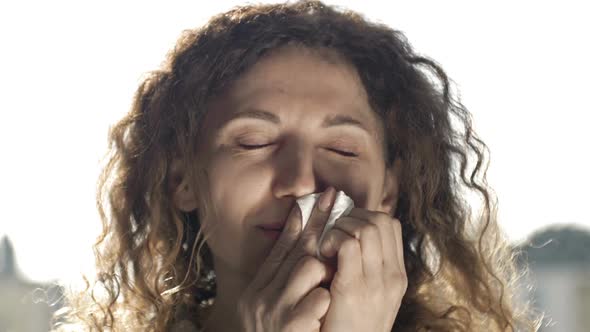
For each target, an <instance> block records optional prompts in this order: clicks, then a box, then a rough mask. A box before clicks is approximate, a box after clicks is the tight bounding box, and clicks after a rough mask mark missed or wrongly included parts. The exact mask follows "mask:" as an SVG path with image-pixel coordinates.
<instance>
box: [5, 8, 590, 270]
mask: <svg viewBox="0 0 590 332" xmlns="http://www.w3.org/2000/svg"><path fill="white" fill-rule="evenodd" d="M239 3H240V2H237V1H219V0H218V1H215V2H213V4H209V2H208V1H207V2H205V1H200V2H199V1H190V2H189V1H187V2H181V1H166V2H164V1H161V2H158V3H155V2H147V1H125V2H122V1H117V2H115V1H100V2H98V1H96V2H94V3H92V4H90V3H84V4H83V3H82V2H80V1H76V2H75V1H71V2H63V1H34V2H33V1H19V2H10V3H9V2H3V3H2V4H0V42H1V44H0V45H1V47H2V48H1V50H0V144H1V146H0V148H1V153H2V162H1V163H0V181H1V182H0V235H1V234H7V235H8V236H9V237H10V239H11V241H12V242H13V244H14V247H15V251H16V255H17V262H18V265H19V269H20V270H21V271H22V273H23V274H24V275H25V276H26V277H28V278H30V279H32V280H37V281H46V280H49V279H56V278H60V279H68V278H71V277H75V276H76V274H77V273H78V271H79V270H80V269H81V268H82V267H84V268H90V267H91V266H92V264H93V258H92V252H91V250H90V245H91V243H92V242H93V241H94V238H95V236H96V234H97V232H98V231H99V222H98V216H97V212H96V208H95V201H94V194H95V185H96V180H97V176H98V171H99V163H98V162H99V159H100V158H101V156H102V155H103V153H104V152H105V151H106V137H107V131H108V128H109V125H111V124H113V123H114V122H116V121H117V119H118V118H120V117H121V116H122V115H123V114H124V113H125V112H127V111H128V109H129V106H130V103H131V99H132V97H133V93H134V91H135V89H136V88H137V86H138V84H139V83H140V81H141V77H142V74H144V73H146V72H148V71H150V70H155V69H157V68H158V66H159V64H160V63H161V61H163V60H164V56H165V54H166V52H167V51H168V50H169V49H170V48H172V47H173V45H174V43H175V41H176V38H177V37H178V36H179V34H180V32H181V31H182V30H183V29H189V28H194V27H197V26H200V25H201V24H203V23H205V21H206V20H207V19H208V18H209V17H210V16H211V15H213V14H216V13H218V12H221V11H224V10H227V9H229V8H231V7H233V6H234V5H236V4H239ZM327 3H336V4H340V5H344V6H346V7H348V8H350V9H353V10H356V11H359V12H361V13H364V14H365V15H366V16H367V17H368V18H369V19H372V20H378V21H381V22H383V23H386V24H388V25H389V26H391V27H393V28H395V29H397V30H402V31H403V32H405V34H406V36H407V37H408V39H409V40H410V42H411V43H412V45H413V46H414V48H415V49H416V50H417V51H418V52H419V53H421V54H423V55H427V56H429V57H431V58H433V59H434V60H435V61H437V62H438V63H440V64H441V65H442V67H443V68H444V69H445V71H446V72H447V74H448V75H449V76H450V78H451V79H453V80H454V81H455V82H456V83H457V87H458V89H459V91H460V93H461V97H462V101H463V103H464V104H465V105H466V106H467V108H468V109H469V110H470V111H471V112H472V114H473V117H474V122H475V128H476V130H477V131H478V133H479V135H480V137H482V138H483V140H484V141H485V142H486V144H488V146H489V147H490V149H491V165H490V170H489V172H488V177H489V182H490V183H491V185H492V186H493V187H494V188H495V191H496V193H497V195H498V197H499V201H500V207H499V216H500V221H501V224H502V226H503V227H504V228H505V230H506V232H507V233H508V235H509V236H510V238H511V239H512V240H514V241H519V240H522V239H524V238H525V237H526V236H527V235H528V234H530V232H532V231H534V230H536V229H539V228H541V227H543V226H546V225H548V224H553V223H576V224H581V225H584V226H585V227H590V218H589V217H588V215H587V213H586V211H587V204H588V198H589V197H590V195H588V193H587V190H588V187H589V185H590V176H589V175H588V173H587V170H589V169H590V167H589V166H590V162H589V160H590V159H589V158H588V150H590V149H588V145H589V143H590V135H589V134H588V132H589V130H588V121H587V120H588V115H587V114H588V112H589V111H590V107H589V105H590V102H589V101H588V97H587V96H588V90H589V89H588V88H589V85H588V77H589V76H590V75H589V74H590V69H589V68H590V67H589V65H588V60H589V59H590V51H589V47H588V40H589V39H590V38H589V36H588V31H590V23H589V22H590V21H589V20H588V19H587V17H588V10H587V9H586V7H585V5H583V2H582V1H579V2H574V1H549V2H541V1H519V2H516V1H494V2H488V3H487V4H482V3H481V2H478V4H476V3H475V2H474V1H444V2H442V1H412V2H401V1H400V2H399V3H395V2H385V1H368V0H364V1H327ZM386 3H387V4H388V5H386ZM390 3H391V4H390Z"/></svg>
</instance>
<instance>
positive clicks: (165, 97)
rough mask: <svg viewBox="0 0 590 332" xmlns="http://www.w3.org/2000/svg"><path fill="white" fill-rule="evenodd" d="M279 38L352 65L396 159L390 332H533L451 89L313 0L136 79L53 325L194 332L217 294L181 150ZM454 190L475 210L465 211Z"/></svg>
mask: <svg viewBox="0 0 590 332" xmlns="http://www.w3.org/2000/svg"><path fill="white" fill-rule="evenodd" d="M288 44H296V45H299V46H302V47H305V48H309V49H320V48H327V49H330V50H333V51H335V52H337V53H338V54H340V55H341V56H342V57H343V58H344V59H345V60H346V61H348V62H349V63H350V64H351V65H353V66H354V67H355V68H356V70H357V71H358V73H359V76H360V78H361V81H362V83H363V86H364V88H365V89H366V91H367V95H368V97H369V103H370V106H371V108H372V111H374V112H375V113H376V114H378V115H379V118H380V119H381V121H382V123H383V126H384V128H385V139H386V142H383V143H384V144H383V145H384V151H383V153H384V156H385V158H384V160H385V161H386V163H387V166H390V165H392V163H393V161H394V160H396V158H401V159H402V160H403V166H402V167H403V169H402V174H403V176H402V177H401V183H400V196H399V201H398V205H397V209H396V211H395V215H394V217H395V218H397V219H399V220H400V221H401V224H402V231H403V242H404V243H403V247H404V260H405V266H406V272H407V277H408V288H407V291H406V294H405V296H404V297H403V300H402V304H401V307H400V309H399V312H398V315H397V318H396V320H395V325H394V326H393V330H395V331H417V330H418V331H474V330H477V331H480V330H485V331H536V330H537V329H538V326H539V324H540V320H541V318H538V317H536V316H535V312H534V311H533V309H532V308H530V307H529V303H528V302H526V301H522V300H521V299H519V298H518V297H517V294H518V288H517V287H518V286H519V283H518V281H519V280H520V279H521V278H522V277H523V275H524V271H523V270H521V269H519V268H518V266H517V265H516V260H515V257H516V255H517V253H515V252H514V250H513V249H512V247H511V246H510V245H509V242H508V240H507V237H506V235H505V234H504V233H503V231H502V230H501V229H500V227H499V225H498V223H497V218H496V215H497V213H496V210H497V209H496V206H497V199H496V198H495V197H494V193H493V190H492V189H491V188H490V186H489V185H488V183H487V180H486V172H487V167H488V165H489V160H488V161H487V162H486V156H487V155H489V149H488V147H487V146H486V145H485V143H484V142H483V141H482V140H481V139H479V138H478V137H477V135H476V134H475V132H474V130H473V129H472V121H471V115H470V113H469V112H468V110H467V109H466V108H465V107H464V106H463V105H462V104H461V102H460V101H459V100H458V98H457V97H455V96H454V95H453V93H452V92H451V89H450V87H451V85H450V79H449V78H448V77H447V75H446V74H445V72H444V71H443V70H442V68H441V67H440V65H438V64H437V63H436V62H435V61H433V60H431V59H429V58H427V57H424V56H419V55H418V54H417V53H416V52H415V51H414V50H413V48H412V47H411V45H410V43H409V42H408V41H407V39H406V37H405V36H404V34H403V33H402V32H400V31H397V30H393V29H391V28H390V27H388V26H385V25H383V24H378V23H374V22H370V21H368V20H367V19H365V18H364V17H363V16H361V15H359V14H358V13H355V12H352V11H349V10H344V9H341V8H338V7H334V6H327V5H325V4H323V3H322V2H319V1H299V2H296V3H285V4H275V5H248V6H241V7H235V8H234V9H232V10H230V11H228V12H226V13H222V14H219V15H216V16H214V17H212V18H211V19H210V20H209V22H208V23H207V24H206V25H205V26H203V27H201V28H198V29H194V30H186V31H184V32H183V34H182V36H181V37H180V38H179V40H178V42H177V44H176V46H175V48H174V49H173V50H172V51H170V52H169V53H168V56H167V60H166V61H165V62H164V63H163V64H162V66H161V68H160V69H159V70H156V71H153V72H151V73H150V74H149V75H148V76H147V77H146V78H145V79H144V81H143V82H142V84H141V85H140V86H139V88H138V90H137V92H136V94H135V97H134V102H133V106H132V108H131V110H130V111H129V112H128V113H127V114H126V115H125V116H124V117H123V118H122V119H121V120H120V121H119V122H118V123H116V124H115V125H114V126H113V127H111V128H110V131H109V150H108V154H107V157H108V162H107V163H106V165H105V167H104V169H103V172H102V174H101V176H100V178H99V180H98V188H97V196H96V199H97V207H98V211H99V214H100V218H101V220H102V225H103V229H102V234H101V235H100V236H99V237H98V239H97V242H96V243H95V244H94V249H95V250H94V251H95V255H96V267H97V275H96V276H95V280H94V281H93V282H92V283H90V282H89V281H88V280H87V279H86V278H84V279H85V281H86V287H85V289H83V290H78V291H70V292H68V293H67V300H68V302H67V303H68V305H67V307H65V308H64V309H63V310H61V311H59V312H58V314H57V315H56V316H55V317H54V320H53V324H54V329H56V330H60V331H62V330H67V328H68V327H72V326H75V329H76V330H80V329H84V330H99V331H104V330H109V331H136V330H137V331H166V330H170V328H171V326H172V325H173V324H174V323H175V322H178V321H179V320H182V319H186V318H187V317H189V316H190V317H191V318H190V319H191V320H192V321H193V322H194V323H195V325H197V326H199V327H200V326H201V325H202V323H203V320H204V318H205V313H206V311H207V309H208V308H209V307H210V305H211V303H212V301H213V300H214V298H215V294H216V285H215V274H214V271H213V264H212V255H211V252H210V249H209V248H208V246H207V243H206V237H205V236H204V234H202V232H201V228H200V221H201V220H204V219H203V218H205V216H206V215H207V214H208V212H207V211H206V210H207V206H208V204H207V202H206V200H207V195H206V192H207V186H206V185H203V183H202V181H199V178H200V175H201V174H202V172H200V171H199V167H195V165H201V163H200V162H203V161H202V160H200V159H199V158H198V155H197V153H196V151H197V144H198V143H199V135H198V134H199V132H200V129H201V123H202V121H201V119H202V118H203V116H204V115H205V114H206V110H207V103H208V101H210V100H211V98H213V97H214V96H219V95H221V94H223V93H224V91H226V90H227V88H228V86H229V85H230V84H231V83H232V82H233V81H235V80H236V79H237V78H238V77H239V76H240V75H241V74H242V73H244V72H245V71H246V70H247V69H249V68H251V67H252V66H253V65H254V64H255V63H256V62H257V61H258V60H260V59H261V58H262V57H264V56H265V55H268V53H269V52H270V51H272V50H274V49H278V48H280V47H284V46H286V45H288ZM177 157H179V158H181V160H182V164H183V165H184V167H185V168H186V169H187V170H188V171H189V179H190V181H191V183H193V184H194V185H195V186H194V188H197V191H199V192H201V191H203V192H205V195H198V197H199V200H203V204H199V207H202V208H199V209H197V211H195V212H194V213H192V212H191V213H182V212H180V211H178V209H176V208H174V205H173V204H172V202H171V198H170V197H171V188H173V187H175V186H176V185H177V184H178V183H179V182H180V181H179V178H178V175H177V174H175V172H174V169H173V167H172V161H173V160H174V158H177ZM189 165H191V167H189ZM201 171H203V170H201ZM468 193H475V194H476V195H478V197H480V198H481V201H482V202H483V207H482V209H481V211H480V213H477V214H476V216H475V217H474V213H473V211H472V209H471V206H470V205H469V204H468V202H467V200H465V199H464V197H465V196H464V195H465V194H468ZM91 284H92V286H91Z"/></svg>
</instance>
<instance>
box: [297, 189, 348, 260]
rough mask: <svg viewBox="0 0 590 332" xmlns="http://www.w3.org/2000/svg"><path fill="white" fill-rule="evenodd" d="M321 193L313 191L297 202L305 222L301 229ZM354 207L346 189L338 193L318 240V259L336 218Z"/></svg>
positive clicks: (304, 222) (303, 226)
mask: <svg viewBox="0 0 590 332" xmlns="http://www.w3.org/2000/svg"><path fill="white" fill-rule="evenodd" d="M320 195H321V193H313V194H308V195H305V196H301V197H300V198H298V199H297V204H299V209H300V210H301V222H302V223H303V224H302V225H301V226H302V227H301V229H305V225H307V221H308V220H309V217H310V216H311V211H312V210H313V207H314V205H315V202H316V201H317V200H318V199H319V198H320ZM352 208H354V201H353V200H352V199H351V198H350V197H348V196H347V195H346V194H345V193H344V191H342V190H340V191H338V192H337V193H336V200H335V201H334V205H333V206H332V210H331V211H330V216H329V217H328V221H327V222H326V225H325V226H324V230H323V231H322V235H321V236H320V240H319V242H318V246H317V251H316V256H317V258H318V259H321V258H322V256H321V254H320V246H321V244H322V241H323V240H324V236H325V235H326V234H327V233H328V231H329V230H330V229H332V227H334V223H335V222H336V219H338V218H340V217H342V216H346V215H348V214H349V213H350V210H352Z"/></svg>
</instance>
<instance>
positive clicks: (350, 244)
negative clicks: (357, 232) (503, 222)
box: [340, 239, 360, 252]
mask: <svg viewBox="0 0 590 332" xmlns="http://www.w3.org/2000/svg"><path fill="white" fill-rule="evenodd" d="M359 245H360V244H359V242H358V240H357V239H346V240H344V242H342V245H341V247H340V250H342V251H344V252H351V251H355V250H358V248H359Z"/></svg>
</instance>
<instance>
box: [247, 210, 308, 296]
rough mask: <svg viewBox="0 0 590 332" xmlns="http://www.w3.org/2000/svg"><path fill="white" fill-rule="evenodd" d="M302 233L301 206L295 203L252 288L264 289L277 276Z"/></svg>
mask: <svg viewBox="0 0 590 332" xmlns="http://www.w3.org/2000/svg"><path fill="white" fill-rule="evenodd" d="M300 233H301V211H300V210H299V205H298V204H297V203H295V206H293V208H292V209H291V212H290V213H289V216H288V217H287V221H286V223H285V227H284V228H283V231H282V232H281V235H280V236H279V238H278V239H277V241H276V242H275V244H274V246H273V247H272V249H271V251H270V253H269V254H268V256H267V257H266V259H265V260H264V262H263V263H262V265H261V266H260V268H259V269H258V273H257V274H256V276H255V277H254V280H253V281H252V286H253V287H255V289H262V288H264V287H266V286H267V285H268V284H269V282H270V281H271V280H272V279H273V277H274V276H275V275H276V274H277V271H278V270H279V267H280V266H281V264H282V263H283V261H284V260H285V257H286V256H287V255H288V254H289V252H290V251H291V250H292V249H293V247H295V244H296V243H297V239H298V238H299V235H300Z"/></svg>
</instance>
